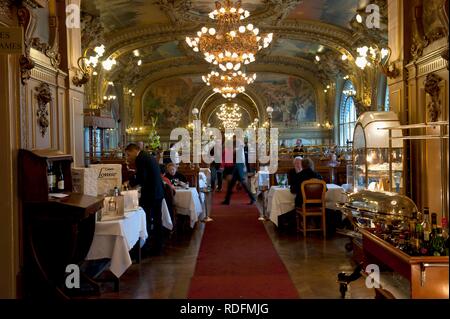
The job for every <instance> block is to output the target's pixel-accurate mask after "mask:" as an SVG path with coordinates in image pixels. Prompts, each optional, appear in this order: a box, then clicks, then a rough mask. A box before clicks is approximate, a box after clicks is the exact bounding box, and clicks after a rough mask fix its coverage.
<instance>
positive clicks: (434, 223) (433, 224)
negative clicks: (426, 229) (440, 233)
mask: <svg viewBox="0 0 450 319" xmlns="http://www.w3.org/2000/svg"><path fill="white" fill-rule="evenodd" d="M436 235H437V214H436V213H432V214H431V236H432V237H435V236H436Z"/></svg>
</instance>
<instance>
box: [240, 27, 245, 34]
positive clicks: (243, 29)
mask: <svg viewBox="0 0 450 319" xmlns="http://www.w3.org/2000/svg"><path fill="white" fill-rule="evenodd" d="M239 32H240V33H244V32H245V27H244V26H243V25H241V26H240V27H239Z"/></svg>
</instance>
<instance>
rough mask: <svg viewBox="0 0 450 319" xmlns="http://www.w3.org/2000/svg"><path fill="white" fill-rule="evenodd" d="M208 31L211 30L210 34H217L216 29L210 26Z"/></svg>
mask: <svg viewBox="0 0 450 319" xmlns="http://www.w3.org/2000/svg"><path fill="white" fill-rule="evenodd" d="M208 32H209V34H210V35H214V34H216V29H214V28H209V30H208Z"/></svg>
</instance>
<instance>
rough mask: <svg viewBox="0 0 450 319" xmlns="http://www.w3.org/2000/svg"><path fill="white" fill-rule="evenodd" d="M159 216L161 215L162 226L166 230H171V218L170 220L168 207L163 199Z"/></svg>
mask: <svg viewBox="0 0 450 319" xmlns="http://www.w3.org/2000/svg"><path fill="white" fill-rule="evenodd" d="M161 215H162V216H161V218H162V225H163V226H164V227H165V228H167V229H168V230H172V229H173V223H172V218H170V213H169V207H167V203H166V200H165V199H163V201H162V204H161Z"/></svg>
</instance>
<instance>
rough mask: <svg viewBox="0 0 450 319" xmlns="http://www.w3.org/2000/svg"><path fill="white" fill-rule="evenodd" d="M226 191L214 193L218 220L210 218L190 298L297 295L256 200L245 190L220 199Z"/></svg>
mask: <svg viewBox="0 0 450 319" xmlns="http://www.w3.org/2000/svg"><path fill="white" fill-rule="evenodd" d="M224 195H225V194H223V193H222V194H217V193H216V194H215V196H214V203H213V207H212V213H211V217H212V218H213V219H214V221H212V222H210V223H208V224H206V228H205V233H204V234H203V239H202V243H201V246H200V251H199V255H198V260H197V266H196V269H195V273H194V276H193V277H192V280H191V286H190V290H189V294H188V298H192V299H195V298H197V299H198V298H201V299H217V298H223V299H238V298H246V299H264V298H273V299H281V298H290V299H292V298H298V293H297V290H296V289H295V287H294V285H293V283H292V281H291V279H290V277H289V274H288V272H287V270H286V268H285V266H284V264H283V262H282V261H281V259H280V257H279V256H278V254H277V252H276V251H275V248H274V247H273V245H272V241H271V240H270V238H269V236H268V234H267V232H266V230H265V228H264V225H263V224H262V222H261V221H258V220H257V218H258V213H257V208H256V206H254V205H253V206H249V205H247V203H248V201H249V200H248V197H247V196H245V194H243V193H235V194H233V196H232V198H231V205H229V206H225V205H220V202H221V201H222V200H223V198H224ZM244 196H245V197H244Z"/></svg>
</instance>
